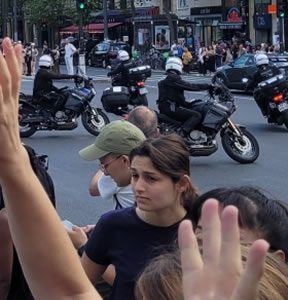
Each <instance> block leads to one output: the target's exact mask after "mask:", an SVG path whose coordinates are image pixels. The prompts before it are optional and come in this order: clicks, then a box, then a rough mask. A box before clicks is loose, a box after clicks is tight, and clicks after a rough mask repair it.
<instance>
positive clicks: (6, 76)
mask: <svg viewBox="0 0 288 300" xmlns="http://www.w3.org/2000/svg"><path fill="white" fill-rule="evenodd" d="M4 41H5V42H6V43H4ZM4 41H3V50H4V52H5V54H6V51H8V52H9V50H10V49H9V48H10V47H7V46H9V43H8V44H7V39H4ZM10 44H11V42H10ZM0 70H1V76H0V87H1V91H2V93H1V94H2V95H1V96H2V97H1V96H0V97H1V101H5V100H6V101H7V100H9V101H10V95H11V94H10V93H11V83H10V82H11V75H10V72H9V69H8V65H7V63H6V60H5V58H4V57H3V54H2V53H1V51H0Z"/></svg>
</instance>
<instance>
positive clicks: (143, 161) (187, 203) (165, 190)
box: [130, 134, 198, 213]
mask: <svg viewBox="0 0 288 300" xmlns="http://www.w3.org/2000/svg"><path fill="white" fill-rule="evenodd" d="M130 161H131V172H132V182H131V183H132V189H133V192H134V194H135V197H136V202H137V207H138V208H139V209H141V210H144V211H145V210H148V211H150V210H155V211H157V210H160V209H161V208H165V207H169V209H172V210H173V209H174V208H177V209H179V208H181V209H183V207H184V208H185V209H186V210H187V211H188V212H189V213H190V212H191V206H192V203H193V201H194V199H195V197H196V196H197V195H198V190H197V188H196V187H195V186H194V185H193V184H192V183H191V180H190V161H189V152H188V150H187V147H186V145H185V144H184V142H183V141H182V139H181V138H180V137H179V136H178V135H176V134H171V135H165V136H159V137H158V138H153V139H148V140H146V141H145V142H143V143H142V144H141V145H140V146H139V147H137V148H135V149H133V150H132V151H131V153H130Z"/></svg>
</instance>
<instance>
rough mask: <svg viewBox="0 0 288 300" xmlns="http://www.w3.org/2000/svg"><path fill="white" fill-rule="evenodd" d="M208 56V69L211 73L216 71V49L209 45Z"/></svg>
mask: <svg viewBox="0 0 288 300" xmlns="http://www.w3.org/2000/svg"><path fill="white" fill-rule="evenodd" d="M207 57H208V58H207V70H208V71H209V74H210V75H211V74H213V73H215V51H214V49H213V47H212V46H208V50H207Z"/></svg>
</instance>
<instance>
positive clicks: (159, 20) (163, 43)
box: [134, 14, 178, 51]
mask: <svg viewBox="0 0 288 300" xmlns="http://www.w3.org/2000/svg"><path fill="white" fill-rule="evenodd" d="M170 16H171V22H172V25H173V26H172V27H171V26H169V25H168V20H167V16H166V15H165V14H164V15H155V16H146V17H135V18H134V28H135V31H136V34H135V36H136V41H135V44H134V45H135V47H136V49H139V50H144V51H145V50H146V48H147V47H148V48H150V47H151V45H154V46H155V48H156V49H158V50H160V51H169V50H170V48H171V45H172V42H173V37H174V38H175V39H177V22H178V18H177V16H176V15H170Z"/></svg>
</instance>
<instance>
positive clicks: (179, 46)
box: [177, 41, 184, 59]
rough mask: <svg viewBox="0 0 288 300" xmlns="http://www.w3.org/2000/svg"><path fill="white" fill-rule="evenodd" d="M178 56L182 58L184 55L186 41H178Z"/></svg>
mask: <svg viewBox="0 0 288 300" xmlns="http://www.w3.org/2000/svg"><path fill="white" fill-rule="evenodd" d="M177 51H178V53H177V56H178V57H179V58H180V59H182V55H183V52H184V41H181V42H179V43H178V46H177Z"/></svg>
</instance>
